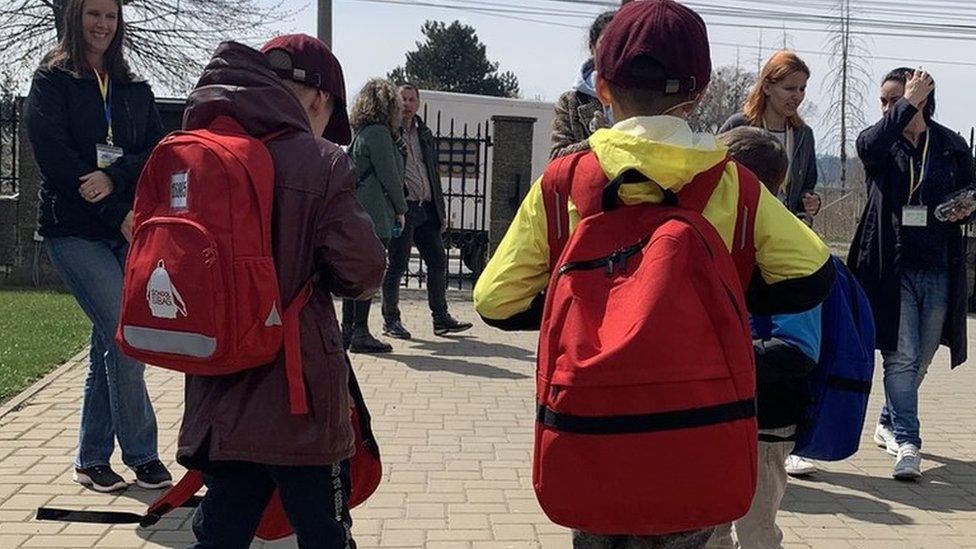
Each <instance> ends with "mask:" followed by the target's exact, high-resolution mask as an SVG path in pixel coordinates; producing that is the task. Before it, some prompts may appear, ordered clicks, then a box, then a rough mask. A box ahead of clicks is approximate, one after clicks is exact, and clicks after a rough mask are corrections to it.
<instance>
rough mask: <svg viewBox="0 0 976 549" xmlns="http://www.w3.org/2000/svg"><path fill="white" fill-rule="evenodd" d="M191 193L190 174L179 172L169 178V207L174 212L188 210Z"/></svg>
mask: <svg viewBox="0 0 976 549" xmlns="http://www.w3.org/2000/svg"><path fill="white" fill-rule="evenodd" d="M189 191H190V173H189V172H177V173H174V174H173V175H171V176H170V177H169V207H170V208H172V209H174V210H185V209H187V195H188V194H189Z"/></svg>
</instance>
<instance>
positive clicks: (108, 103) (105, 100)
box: [95, 70, 114, 146]
mask: <svg viewBox="0 0 976 549" xmlns="http://www.w3.org/2000/svg"><path fill="white" fill-rule="evenodd" d="M95 79H96V80H97V81H98V91H99V92H100V93H101V94H102V107H103V108H104V109H105V124H106V125H107V126H108V135H106V136H105V143H106V144H107V145H110V146H112V145H114V143H113V142H112V79H111V77H108V76H106V77H105V80H102V75H100V74H98V71H97V70H96V71H95Z"/></svg>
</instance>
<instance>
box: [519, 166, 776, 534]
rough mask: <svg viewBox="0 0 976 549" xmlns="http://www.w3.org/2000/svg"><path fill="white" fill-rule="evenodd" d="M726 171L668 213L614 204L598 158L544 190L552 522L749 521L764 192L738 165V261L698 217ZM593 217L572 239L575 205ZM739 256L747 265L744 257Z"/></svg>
mask: <svg viewBox="0 0 976 549" xmlns="http://www.w3.org/2000/svg"><path fill="white" fill-rule="evenodd" d="M727 163H728V160H727V159H726V160H723V161H722V162H720V163H719V164H718V165H716V166H715V167H713V168H712V169H710V170H708V171H707V172H705V173H703V174H700V175H699V176H698V177H697V178H695V180H694V181H692V182H691V183H689V184H688V185H687V186H686V187H685V188H684V189H682V191H681V192H680V193H679V194H678V196H675V195H674V194H673V193H670V192H668V191H666V192H665V195H666V196H665V203H664V204H640V205H635V206H620V205H618V191H619V189H620V186H621V185H622V184H626V183H631V182H633V183H636V182H639V181H646V180H647V179H646V178H644V177H642V176H641V177H631V175H630V174H634V175H639V174H636V172H628V173H627V174H624V175H623V176H621V177H618V178H617V179H615V180H614V181H612V182H609V183H608V182H607V177H606V175H605V174H604V172H603V169H602V168H601V167H600V165H599V162H598V160H597V158H596V156H595V155H594V154H593V153H580V154H577V155H573V156H570V157H566V158H563V159H560V160H557V161H556V162H554V163H553V164H552V165H550V167H549V168H548V169H547V171H546V174H545V177H544V178H543V183H542V188H543V196H544V199H545V207H546V215H547V221H548V230H549V246H550V253H551V258H550V266H551V267H552V276H551V279H550V282H549V287H548V290H547V292H546V303H545V309H544V313H543V321H542V328H541V334H540V340H539V358H538V370H537V404H538V417H537V423H536V433H535V452H534V460H533V484H534V486H535V491H536V495H537V497H538V499H539V503H540V504H541V506H542V508H543V510H544V511H545V512H546V514H547V515H548V516H549V518H550V519H552V520H553V521H554V522H556V523H558V524H561V525H563V526H567V527H571V528H576V529H579V530H583V531H585V532H590V533H594V534H629V535H658V534H666V533H673V532H681V531H687V530H695V529H700V528H707V527H710V526H714V525H717V524H724V523H727V522H730V521H732V520H735V519H738V518H740V517H742V516H743V515H745V514H746V512H747V511H748V509H749V506H750V504H751V502H752V497H753V493H754V491H755V486H756V441H757V432H756V419H755V413H756V411H755V390H756V381H755V366H754V358H753V348H752V337H751V332H750V327H749V318H748V314H747V311H746V305H745V298H744V292H743V288H744V287H748V282H749V279H750V278H751V274H752V271H753V268H754V264H755V247H754V244H753V241H752V235H753V229H754V223H755V213H756V207H757V205H758V201H759V182H758V181H757V180H756V178H755V176H754V175H752V174H751V173H750V172H748V170H745V169H742V168H741V167H740V168H739V182H740V192H739V208H738V211H737V212H736V213H737V214H738V215H737V221H736V230H735V233H734V234H735V235H736V236H735V242H734V243H733V254H732V255H730V254H729V251H728V247H727V246H726V244H725V243H724V242H723V240H722V238H721V236H720V235H719V233H718V232H717V231H716V230H715V228H714V227H713V226H712V225H711V224H710V223H709V222H708V221H706V220H705V218H704V217H703V216H702V215H701V211H702V210H703V209H704V207H705V204H706V203H707V202H708V200H709V198H710V197H711V196H712V193H713V191H714V190H715V189H716V186H717V185H718V183H719V181H720V179H721V177H722V174H723V173H724V171H725V168H726V164H727ZM570 198H571V199H572V201H573V203H574V204H575V205H576V207H577V209H578V210H579V214H580V217H581V221H580V223H579V225H578V226H577V227H576V230H575V231H574V232H573V233H572V235H571V236H569V235H568V233H569V230H568V228H569V214H568V209H567V200H568V199H570ZM733 255H734V256H735V260H734V259H733V257H732V256H733Z"/></svg>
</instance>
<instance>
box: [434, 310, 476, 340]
mask: <svg viewBox="0 0 976 549" xmlns="http://www.w3.org/2000/svg"><path fill="white" fill-rule="evenodd" d="M471 326H472V324H471V323H470V322H460V321H458V320H456V319H455V318H454V317H452V316H451V315H447V316H445V317H444V318H440V319H437V320H435V321H434V335H439V336H442V335H447V334H459V333H461V332H466V331H468V330H470V329H471Z"/></svg>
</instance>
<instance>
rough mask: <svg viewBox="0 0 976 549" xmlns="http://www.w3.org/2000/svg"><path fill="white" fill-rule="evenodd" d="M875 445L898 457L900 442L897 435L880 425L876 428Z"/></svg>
mask: <svg viewBox="0 0 976 549" xmlns="http://www.w3.org/2000/svg"><path fill="white" fill-rule="evenodd" d="M874 443H875V444H877V445H878V447H879V448H884V449H885V451H886V452H888V453H889V454H890V455H893V456H897V455H898V442H897V441H896V440H895V434H894V433H892V432H891V429H889V428H887V427H885V426H884V425H881V424H880V423H879V424H878V426H877V427H875V428H874Z"/></svg>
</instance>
